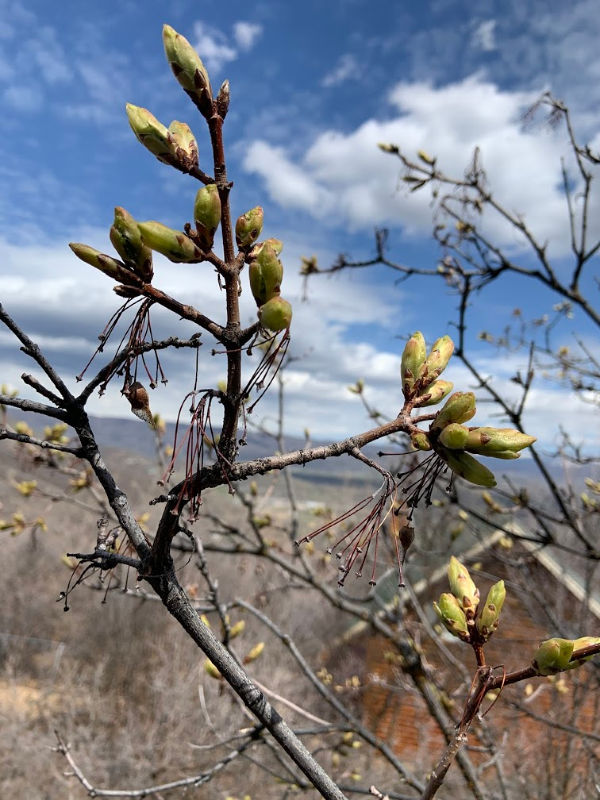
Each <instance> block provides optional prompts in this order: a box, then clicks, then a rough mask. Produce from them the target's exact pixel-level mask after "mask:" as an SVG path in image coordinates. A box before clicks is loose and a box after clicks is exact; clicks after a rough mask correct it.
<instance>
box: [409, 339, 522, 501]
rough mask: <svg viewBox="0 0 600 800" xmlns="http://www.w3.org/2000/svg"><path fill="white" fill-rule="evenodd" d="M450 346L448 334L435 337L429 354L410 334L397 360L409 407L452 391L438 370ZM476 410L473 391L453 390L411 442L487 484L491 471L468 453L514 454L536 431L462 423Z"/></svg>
mask: <svg viewBox="0 0 600 800" xmlns="http://www.w3.org/2000/svg"><path fill="white" fill-rule="evenodd" d="M453 352H454V342H453V341H452V339H451V338H450V337H449V336H442V337H441V338H440V339H438V340H437V341H436V342H434V344H433V347H432V348H431V351H430V352H429V354H427V348H426V346H425V339H424V338H423V334H422V333H421V332H420V331H417V332H416V333H414V334H413V335H412V336H411V337H410V339H409V340H408V342H407V344H406V347H405V348H404V352H403V354H402V365H401V378H402V391H403V393H404V398H405V400H406V403H407V404H408V405H409V407H411V408H421V407H424V406H431V405H436V404H437V403H439V402H440V401H441V400H443V399H444V398H445V397H446V396H447V395H448V394H449V393H450V392H451V391H452V388H453V384H452V383H450V381H445V380H440V379H439V376H440V375H441V374H442V372H443V371H444V369H445V368H446V366H447V365H448V362H449V361H450V358H451V356H452V353H453ZM475 412H476V407H475V395H474V394H473V392H454V394H452V395H450V397H449V398H448V399H447V400H446V403H445V404H444V406H443V407H442V408H441V410H440V411H439V412H438V413H437V414H436V416H435V419H434V420H433V422H432V424H431V426H430V429H429V431H428V432H427V433H426V432H424V431H418V432H415V433H414V434H413V436H412V443H413V446H414V447H415V448H416V449H418V450H434V451H435V452H436V453H437V455H438V456H439V457H440V458H441V459H442V460H443V461H445V462H446V464H448V466H449V467H450V469H451V470H452V471H453V472H454V473H456V474H457V475H460V476H461V477H462V478H464V479H465V480H467V481H470V482H471V483H474V484H476V485H477V486H485V487H488V488H489V487H492V486H495V485H496V479H495V478H494V475H493V473H492V472H491V471H490V470H489V469H488V468H487V467H486V466H484V465H483V464H481V463H480V462H479V461H477V459H475V458H473V455H471V454H475V455H481V456H488V457H491V458H501V459H512V458H519V456H520V451H521V450H523V449H524V448H525V447H529V446H530V445H531V444H533V442H535V437H534V436H528V435H527V434H525V433H521V431H518V430H515V429H513V428H490V427H482V428H470V427H466V426H465V425H464V423H465V422H468V421H469V420H470V419H471V418H472V417H474V416H475Z"/></svg>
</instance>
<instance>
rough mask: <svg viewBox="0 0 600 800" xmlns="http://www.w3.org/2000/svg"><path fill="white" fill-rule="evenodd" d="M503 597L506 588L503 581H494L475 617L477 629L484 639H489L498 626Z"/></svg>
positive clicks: (504, 596)
mask: <svg viewBox="0 0 600 800" xmlns="http://www.w3.org/2000/svg"><path fill="white" fill-rule="evenodd" d="M505 598H506V589H505V588H504V581H498V583H495V584H494V585H493V586H492V588H491V589H490V590H489V592H488V596H487V599H486V601H485V605H484V606H483V608H482V609H481V611H480V613H479V616H478V617H477V623H476V624H477V630H478V631H479V633H480V634H481V635H482V636H483V638H484V639H486V640H487V639H489V637H490V636H491V635H492V633H494V631H495V630H496V629H497V627H498V623H499V622H500V612H501V611H502V606H503V605H504V600H505Z"/></svg>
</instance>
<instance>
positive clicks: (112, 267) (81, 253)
mask: <svg viewBox="0 0 600 800" xmlns="http://www.w3.org/2000/svg"><path fill="white" fill-rule="evenodd" d="M69 247H70V248H71V250H72V251H73V252H74V253H75V255H76V256H77V258H80V259H81V260H82V261H85V263H86V264H90V265H91V266H92V267H96V269H99V270H100V272H103V273H104V274H105V275H108V277H109V278H113V279H114V280H115V281H120V282H121V283H127V284H129V283H134V284H135V283H137V278H136V276H135V275H134V274H133V272H131V270H129V269H127V267H126V266H125V264H123V263H122V262H121V261H117V259H116V258H112V257H111V256H108V255H106V253H101V252H100V251H99V250H96V249H95V248H94V247H90V246H89V245H88V244H80V243H79V242H70V243H69Z"/></svg>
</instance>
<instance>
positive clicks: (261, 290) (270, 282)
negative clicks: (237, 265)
mask: <svg viewBox="0 0 600 800" xmlns="http://www.w3.org/2000/svg"><path fill="white" fill-rule="evenodd" d="M249 276H250V288H251V290H252V294H253V296H254V299H255V300H256V305H257V306H262V305H264V304H265V303H266V302H268V301H269V300H270V299H271V298H272V297H275V295H278V294H279V293H280V291H281V281H282V279H283V265H282V263H281V261H280V260H279V259H278V258H277V254H276V253H275V250H274V249H273V248H272V247H271V245H270V244H268V243H265V244H264V245H263V247H261V249H260V251H259V253H258V256H257V257H256V259H255V260H254V261H252V262H251V263H250V267H249Z"/></svg>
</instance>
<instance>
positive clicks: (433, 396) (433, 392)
mask: <svg viewBox="0 0 600 800" xmlns="http://www.w3.org/2000/svg"><path fill="white" fill-rule="evenodd" d="M453 388H454V384H453V383H452V381H443V380H439V381H434V382H433V383H430V384H429V386H428V387H427V388H426V389H423V391H422V392H421V394H420V395H419V396H418V397H417V398H416V400H415V402H414V407H415V408H424V407H425V406H435V405H437V404H438V403H440V402H441V401H442V400H443V399H444V397H446V395H449V394H450V392H451V391H452V389H453Z"/></svg>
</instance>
